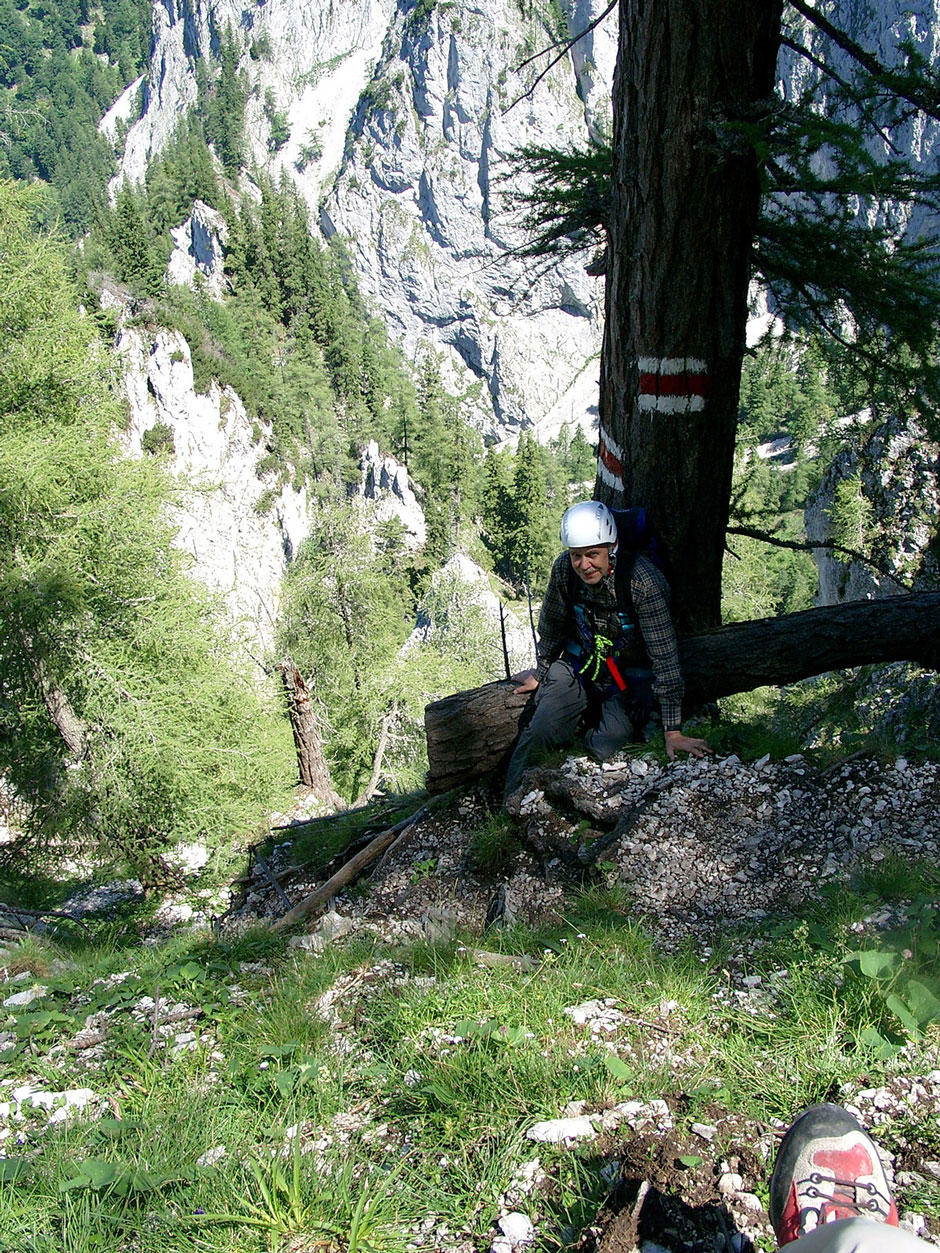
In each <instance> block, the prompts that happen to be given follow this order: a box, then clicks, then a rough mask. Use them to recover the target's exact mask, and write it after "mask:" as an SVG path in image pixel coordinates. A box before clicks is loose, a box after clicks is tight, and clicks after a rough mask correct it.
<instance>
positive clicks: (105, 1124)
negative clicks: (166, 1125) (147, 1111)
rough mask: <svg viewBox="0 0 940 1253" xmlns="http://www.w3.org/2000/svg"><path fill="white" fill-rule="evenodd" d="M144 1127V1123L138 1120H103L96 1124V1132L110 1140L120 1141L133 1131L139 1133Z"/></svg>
mask: <svg viewBox="0 0 940 1253" xmlns="http://www.w3.org/2000/svg"><path fill="white" fill-rule="evenodd" d="M142 1126H143V1123H142V1122H139V1121H138V1120H137V1119H136V1118H101V1119H99V1120H98V1122H97V1123H96V1124H95V1130H96V1131H100V1132H101V1134H102V1135H104V1136H107V1137H108V1139H109V1140H118V1139H120V1137H121V1136H124V1135H127V1134H128V1133H129V1132H131V1131H139V1130H140V1128H141V1127H142Z"/></svg>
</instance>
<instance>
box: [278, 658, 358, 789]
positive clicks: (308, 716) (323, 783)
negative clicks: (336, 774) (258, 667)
mask: <svg viewBox="0 0 940 1253" xmlns="http://www.w3.org/2000/svg"><path fill="white" fill-rule="evenodd" d="M277 670H278V673H279V674H280V676H281V681H282V682H283V684H284V694H285V695H286V697H287V716H288V717H289V718H290V727H291V731H292V732H293V735H294V748H295V749H296V751H297V770H298V774H299V777H300V782H301V783H302V784H303V785H304V786H305V787H308V788H310V790H311V791H312V792H314V793H315V794H316V795H317V796H318V797H319V798H320V799H321V800H322V801H323V802H324V803H325V804H327V805H329V806H331V807H332V808H333V809H342V808H343V798H342V797H341V796H339V795H338V794H337V793H336V792H334V791H333V785H332V783H331V782H330V768H329V766H328V765H327V764H326V758H325V757H324V756H323V742H322V740H321V738H320V727H319V724H318V723H317V715H316V712H315V711H314V708H313V702H312V701H311V699H310V693H309V692H308V691H307V685H306V683H304V681H303V676H302V675H301V673H300V671H299V670H298V669H297V666H296V665H295V664H294V662H293V660H292V659H291V658H290V657H287V658H285V660H284V661H282V662H281V663H280V665H279V666H278V667H277Z"/></svg>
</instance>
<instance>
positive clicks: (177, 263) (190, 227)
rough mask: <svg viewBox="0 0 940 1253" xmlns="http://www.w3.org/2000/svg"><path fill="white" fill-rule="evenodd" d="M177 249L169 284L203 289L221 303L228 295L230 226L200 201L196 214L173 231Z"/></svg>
mask: <svg viewBox="0 0 940 1253" xmlns="http://www.w3.org/2000/svg"><path fill="white" fill-rule="evenodd" d="M171 234H172V236H173V243H174V245H175V246H174V248H173V251H172V253H171V254H170V260H169V263H168V265H167V280H168V282H170V283H178V284H180V285H181V286H184V287H197V286H200V285H201V286H202V288H203V290H204V291H205V292H206V293H207V294H208V295H210V296H213V297H215V298H216V299H218V297H219V296H221V295H222V293H223V292H224V291H225V287H226V281H225V242H226V240H227V239H228V225H227V223H226V221H225V218H223V216H222V214H221V213H219V212H217V211H216V210H215V209H213V208H212V207H211V206H210V205H207V204H205V203H203V201H201V200H197V201H196V202H195V204H194V205H193V211H192V213H191V214H190V215H189V217H188V218H187V219H186V221H185V222H184V223H183V224H182V226H178V227H177V228H176V230H174V231H171Z"/></svg>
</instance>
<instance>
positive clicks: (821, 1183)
mask: <svg viewBox="0 0 940 1253" xmlns="http://www.w3.org/2000/svg"><path fill="white" fill-rule="evenodd" d="M839 1218H870V1219H872V1220H873V1221H874V1222H881V1223H889V1224H890V1225H891V1226H892V1227H896V1226H897V1225H898V1211H897V1208H896V1207H895V1204H894V1201H893V1200H892V1198H891V1192H890V1189H889V1187H888V1180H887V1178H886V1177H885V1172H884V1168H883V1166H882V1165H881V1159H880V1158H879V1156H878V1150H877V1149H876V1148H875V1146H874V1144H873V1143H872V1142H871V1140H870V1139H869V1138H868V1136H867V1135H866V1134H865V1132H864V1131H863V1130H862V1129H861V1127H860V1126H859V1125H858V1123H857V1122H856V1121H855V1119H854V1118H853V1117H852V1115H851V1114H850V1113H848V1112H847V1111H846V1110H844V1109H843V1108H842V1107H841V1105H830V1104H823V1105H811V1106H810V1108H809V1109H808V1110H806V1112H805V1113H803V1114H801V1115H800V1117H799V1118H798V1119H797V1120H796V1122H795V1123H794V1124H793V1126H792V1127H791V1128H790V1129H789V1131H788V1132H787V1134H786V1135H785V1136H784V1137H783V1141H782V1143H781V1145H780V1150H779V1152H778V1154H777V1160H776V1162H775V1164H774V1171H773V1174H772V1175H771V1178H770V1221H771V1223H772V1224H773V1229H774V1231H775V1233H776V1236H777V1242H778V1244H780V1245H784V1244H789V1243H790V1241H791V1240H796V1239H798V1238H799V1237H800V1236H805V1235H806V1234H807V1232H810V1231H812V1230H813V1229H814V1228H815V1227H818V1226H819V1225H820V1224H822V1223H831V1222H835V1221H836V1220H837V1219H839Z"/></svg>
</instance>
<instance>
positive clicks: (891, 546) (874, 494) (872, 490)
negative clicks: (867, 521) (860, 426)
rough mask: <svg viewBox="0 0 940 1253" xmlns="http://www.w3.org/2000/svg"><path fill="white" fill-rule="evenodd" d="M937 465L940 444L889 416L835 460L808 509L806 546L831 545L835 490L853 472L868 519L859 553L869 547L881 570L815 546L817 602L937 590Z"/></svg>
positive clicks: (939, 505) (939, 484)
mask: <svg viewBox="0 0 940 1253" xmlns="http://www.w3.org/2000/svg"><path fill="white" fill-rule="evenodd" d="M938 464H940V447H938V445H937V444H936V443H935V442H934V441H932V440H931V439H929V438H928V436H927V434H926V433H925V432H924V431H923V429H922V428H920V427H919V426H918V425H917V423H913V422H911V423H909V424H908V425H907V426H906V427H902V426H901V424H900V423H899V422H897V421H896V420H895V419H889V420H887V421H885V422H882V423H880V424H878V425H877V426H876V427H875V428H874V429H873V430H871V431H869V432H868V433H867V435H865V436H864V437H863V438H860V440H859V442H858V443H857V444H853V445H850V446H849V447H846V448H845V449H843V450H842V452H840V453H839V454H838V455H837V456H836V457H835V459H834V460H833V462H832V464H831V465H830V467H829V469H828V470H827V472H826V474H825V476H824V478H823V481H822V483H821V484H820V486H819V488H818V489H817V491H816V492H815V494H814V495H813V497H812V498H811V499H810V501H809V502H808V504H807V506H806V510H805V515H804V517H805V523H806V536H807V539H808V540H809V541H810V543H814V542H816V543H819V542H821V541H830V540H832V538H833V522H832V517H831V513H832V509H833V505H834V503H835V496H836V488H837V486H838V484H839V483H840V482H844V481H846V480H848V479H851V478H854V477H855V476H856V475H858V476H860V478H859V483H860V488H861V493H862V496H863V497H864V501H865V509H866V511H870V515H871V519H872V527H871V531H872V534H871V535H870V536H864V537H862V540H863V542H862V543H861V544H859V545H858V547H859V549H861V550H864V551H867V549H868V548H869V547H872V556H873V557H874V559H875V560H876V561H877V563H878V567H879V568H875V567H873V566H870V565H867V564H865V563H864V562H860V561H852V560H851V559H848V558H847V559H839V557H838V556H837V555H836V554H834V553H833V552H832V551H831V550H830V549H827V548H817V549H814V552H813V557H814V559H815V561H816V566H817V569H818V571H819V586H818V590H817V593H816V600H815V603H816V604H817V605H838V604H841V603H842V602H843V601H851V600H874V599H876V598H878V597H881V596H897V595H898V593H899V592H902V591H905V590H907V589H908V588H909V587H915V588H918V589H927V588H932V587H936V586H937V582H938V575H940V570H938V560H937V554H936V553H931V552H930V549H929V546H930V542H931V537H932V535H933V531H934V527H935V525H936V518H937V512H938V509H940V482H938V478H937V466H938ZM846 547H851V545H846ZM892 574H894V575H896V576H897V577H896V578H893V577H891V576H892Z"/></svg>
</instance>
